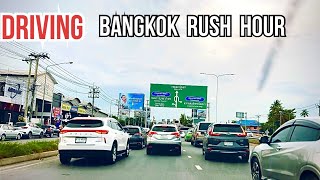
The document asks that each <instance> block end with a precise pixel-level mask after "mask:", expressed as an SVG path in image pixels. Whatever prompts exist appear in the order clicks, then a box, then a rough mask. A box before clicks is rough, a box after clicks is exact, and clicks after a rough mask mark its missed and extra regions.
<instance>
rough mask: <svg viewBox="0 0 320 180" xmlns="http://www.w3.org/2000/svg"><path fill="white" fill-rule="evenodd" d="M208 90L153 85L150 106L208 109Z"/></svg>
mask: <svg viewBox="0 0 320 180" xmlns="http://www.w3.org/2000/svg"><path fill="white" fill-rule="evenodd" d="M207 90H208V87H207V86H189V85H173V84H151V85H150V106H151V107H170V108H190V109H206V108H207Z"/></svg>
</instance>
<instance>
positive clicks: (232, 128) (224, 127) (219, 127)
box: [213, 124, 243, 133]
mask: <svg viewBox="0 0 320 180" xmlns="http://www.w3.org/2000/svg"><path fill="white" fill-rule="evenodd" d="M213 132H231V133H242V132H243V131H242V129H241V126H239V125H228V124H216V125H214V128H213Z"/></svg>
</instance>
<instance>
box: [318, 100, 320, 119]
mask: <svg viewBox="0 0 320 180" xmlns="http://www.w3.org/2000/svg"><path fill="white" fill-rule="evenodd" d="M318 109H319V116H320V100H319V104H318Z"/></svg>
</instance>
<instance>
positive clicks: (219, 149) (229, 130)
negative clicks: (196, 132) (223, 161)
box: [202, 124, 250, 162]
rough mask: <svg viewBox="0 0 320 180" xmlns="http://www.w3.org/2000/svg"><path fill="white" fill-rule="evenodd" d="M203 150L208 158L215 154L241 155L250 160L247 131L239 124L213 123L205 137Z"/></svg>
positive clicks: (244, 160) (243, 159)
mask: <svg viewBox="0 0 320 180" xmlns="http://www.w3.org/2000/svg"><path fill="white" fill-rule="evenodd" d="M202 152H203V155H204V158H205V159H206V160H208V159H210V157H211V156H214V155H215V154H216V155H217V154H218V155H219V154H228V155H234V156H241V157H242V158H241V159H242V161H243V162H248V159H249V155H250V150H249V141H248V139H247V137H246V132H245V131H244V130H243V129H242V127H241V126H240V125H238V124H211V125H210V126H209V127H208V130H207V132H206V133H205V137H204V139H203V148H202Z"/></svg>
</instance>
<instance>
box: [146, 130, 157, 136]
mask: <svg viewBox="0 0 320 180" xmlns="http://www.w3.org/2000/svg"><path fill="white" fill-rule="evenodd" d="M154 134H157V132H155V131H150V132H149V134H148V136H150V137H151V136H152V135H154Z"/></svg>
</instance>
